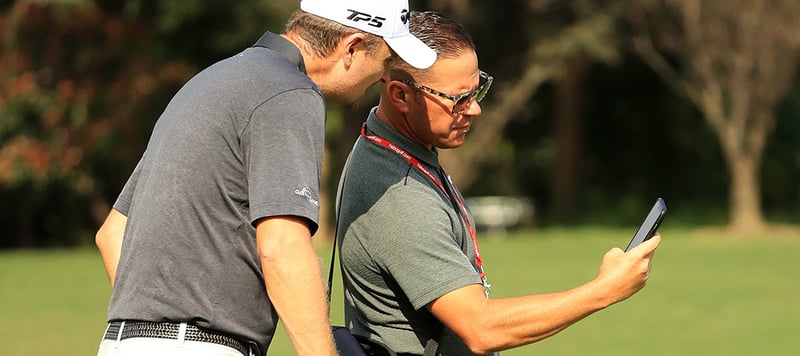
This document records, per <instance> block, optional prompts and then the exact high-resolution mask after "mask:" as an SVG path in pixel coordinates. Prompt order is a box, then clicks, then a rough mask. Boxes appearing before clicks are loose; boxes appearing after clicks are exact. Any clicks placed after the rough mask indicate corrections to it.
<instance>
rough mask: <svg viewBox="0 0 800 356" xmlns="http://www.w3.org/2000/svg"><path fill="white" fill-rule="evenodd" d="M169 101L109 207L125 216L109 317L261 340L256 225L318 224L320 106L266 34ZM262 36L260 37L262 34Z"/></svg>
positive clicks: (289, 53)
mask: <svg viewBox="0 0 800 356" xmlns="http://www.w3.org/2000/svg"><path fill="white" fill-rule="evenodd" d="M264 38H266V39H269V40H270V41H272V42H273V44H275V47H270V48H274V49H275V50H273V49H267V48H263V47H252V48H248V49H246V50H244V51H243V52H241V53H239V54H238V55H235V56H233V57H230V58H228V59H225V60H222V61H220V62H218V63H216V64H214V65H212V66H211V67H209V68H207V69H205V70H203V71H202V72H200V73H199V74H197V75H196V76H195V77H194V78H192V79H191V80H190V81H189V82H188V83H186V84H185V85H184V87H183V88H181V89H180V91H178V93H177V94H176V95H175V96H174V97H173V99H172V100H171V101H170V103H169V104H168V106H167V107H166V109H165V110H164V113H163V114H162V115H161V117H160V118H159V119H158V122H157V123H156V125H155V128H154V129H153V133H152V136H151V137H150V141H149V143H148V145H147V149H146V151H145V153H144V155H143V157H142V158H141V160H140V162H139V164H138V165H137V167H136V169H135V170H134V173H133V174H132V175H131V178H130V179H129V180H128V182H127V183H126V185H125V187H124V188H123V191H122V193H121V194H120V196H119V198H118V199H117V202H116V203H115V204H114V207H115V208H116V209H117V210H119V211H120V212H122V213H123V214H125V215H126V216H127V217H128V223H127V227H126V230H125V237H124V240H123V244H122V255H121V256H120V260H119V267H118V269H117V275H116V284H115V286H114V290H113V292H112V296H111V302H110V304H109V311H108V319H109V321H111V320H131V319H132V320H145V321H155V322H158V321H172V322H179V321H189V322H192V323H193V324H196V325H198V326H201V327H206V328H210V329H214V330H218V331H222V332H225V333H228V334H231V335H234V336H237V337H239V338H241V339H243V340H252V341H255V342H256V343H258V345H259V347H260V348H261V351H262V352H266V348H267V345H268V343H269V342H270V340H271V339H272V336H273V334H274V332H275V324H276V322H277V315H276V313H275V311H274V310H273V308H272V305H271V304H270V301H269V299H268V297H267V293H266V289H265V285H264V277H263V274H262V271H261V262H260V259H259V256H258V252H257V250H256V240H255V228H254V223H255V222H256V221H257V220H258V219H260V218H263V217H268V216H278V215H293V216H299V217H303V218H305V219H306V220H307V221H308V222H309V223H310V225H311V227H312V230H316V226H317V221H318V217H319V193H318V192H319V184H320V172H321V165H322V152H323V147H324V134H325V104H324V100H323V97H322V94H321V93H320V91H319V89H318V88H317V86H316V85H315V84H314V83H313V82H312V81H311V79H310V78H309V77H308V76H306V75H305V72H304V71H303V63H302V57H301V56H300V52H299V51H298V50H297V48H296V47H294V46H293V45H292V44H291V43H289V42H288V41H286V40H284V39H282V38H281V37H279V36H277V35H275V34H271V33H267V34H265V37H264ZM268 42H269V41H268Z"/></svg>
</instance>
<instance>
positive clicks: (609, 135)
mask: <svg viewBox="0 0 800 356" xmlns="http://www.w3.org/2000/svg"><path fill="white" fill-rule="evenodd" d="M625 3H626V2H625V1H620V0H615V1H589V0H572V1H554V0H526V1H522V0H509V1H505V2H504V6H496V4H495V3H492V2H484V1H467V0H430V1H414V0H412V1H411V5H412V8H414V9H423V8H427V9H435V10H440V11H443V12H446V13H450V14H452V15H453V16H454V17H455V18H456V19H458V20H459V21H461V22H463V23H464V25H465V27H466V28H467V29H468V31H469V32H470V33H471V34H472V35H473V38H474V40H475V42H476V44H477V46H478V52H479V56H480V60H481V67H482V68H483V69H485V70H486V71H488V72H489V73H492V74H493V75H495V88H494V89H493V91H492V92H491V93H490V96H489V97H488V98H487V101H486V104H485V105H483V107H484V113H485V114H484V116H485V117H490V114H491V112H492V109H493V108H496V107H499V106H500V104H501V103H502V100H503V99H504V98H505V97H507V93H508V92H506V91H504V90H503V89H504V88H509V87H511V84H513V83H515V82H517V81H518V80H519V78H520V77H521V73H524V72H525V71H526V70H527V69H529V68H530V67H531V66H532V65H534V64H535V65H538V66H541V67H542V68H547V69H548V70H552V72H547V73H548V74H547V75H548V77H547V78H548V79H547V80H546V81H543V82H542V83H541V84H539V85H537V86H536V87H535V88H534V89H531V94H530V95H529V98H528V99H526V100H525V101H523V102H522V104H520V105H516V107H515V108H514V110H510V111H508V112H513V114H510V115H509V117H508V120H507V124H504V125H503V127H500V129H499V131H498V132H499V133H498V134H499V141H498V142H497V143H496V144H492V145H491V146H484V147H480V148H481V149H483V150H484V151H491V155H489V156H488V157H489V158H488V159H486V160H485V161H483V162H481V163H480V164H476V165H474V166H472V165H465V166H466V167H467V168H469V170H472V171H474V172H475V174H476V178H475V181H474V183H473V184H471V185H469V186H468V187H467V186H465V188H466V189H465V193H467V195H498V194H511V195H526V196H528V197H529V198H531V199H532V200H533V201H534V203H535V205H536V211H537V219H538V222H539V223H540V224H547V223H550V222H554V221H557V220H553V219H552V217H551V216H549V215H548V209H547V208H546V207H548V206H550V205H551V204H552V201H553V199H554V197H553V194H552V181H551V174H550V171H551V170H552V166H553V164H554V159H555V157H556V155H555V152H556V151H555V150H556V147H557V146H556V144H557V142H556V141H554V139H553V127H554V125H553V123H554V120H555V116H554V112H555V95H556V87H557V85H558V81H559V77H560V72H559V70H560V68H561V67H560V64H561V62H562V61H563V60H565V59H567V58H572V57H575V56H583V57H585V58H588V59H589V61H590V62H591V66H590V67H589V69H588V71H587V72H586V77H585V78H584V79H583V81H582V82H583V89H582V90H583V93H584V94H583V100H582V101H581V103H580V105H582V106H583V110H582V112H583V114H582V116H581V124H582V126H581V133H582V135H581V137H582V139H581V141H582V146H583V150H582V155H583V156H582V159H581V167H580V168H581V169H580V175H581V179H580V182H581V184H580V186H579V194H580V195H579V202H578V206H579V209H578V210H577V211H576V212H575V214H576V215H575V216H574V217H573V219H572V220H569V221H567V222H568V223H577V222H587V221H595V222H598V221H599V222H603V223H614V224H620V223H625V224H628V223H632V222H636V220H638V219H640V218H641V216H640V215H641V213H642V211H643V210H644V209H646V208H647V207H649V205H650V204H651V203H652V198H654V197H655V196H656V195H662V196H664V197H665V198H666V199H667V201H668V202H670V203H671V208H672V209H671V213H670V214H671V217H673V219H676V218H677V217H679V216H680V217H681V219H684V221H687V222H690V223H697V224H705V223H720V222H722V221H724V219H725V217H724V211H725V209H726V204H727V201H726V192H727V184H728V182H727V174H726V172H725V167H724V163H723V160H722V158H721V153H720V150H719V148H718V146H719V145H718V143H717V142H716V139H715V138H714V135H713V133H712V132H711V131H710V129H709V128H708V127H707V126H706V125H705V124H704V123H703V122H702V120H701V116H700V113H699V112H698V111H697V109H695V108H694V107H693V106H692V105H691V104H690V103H689V102H687V101H686V100H685V99H683V98H681V97H678V96H676V95H675V94H674V93H673V92H671V91H670V90H669V89H668V88H667V87H666V86H665V84H662V83H661V81H660V80H659V78H658V77H657V76H656V75H655V74H654V73H653V72H651V71H650V70H649V69H648V68H647V66H645V65H644V64H643V63H642V62H641V61H640V60H639V59H638V58H637V57H636V56H635V55H633V54H632V53H631V52H630V51H628V50H627V49H625V48H624V46H621V45H620V43H621V42H622V41H621V40H620V38H618V36H621V35H624V34H625V28H624V26H622V25H621V24H620V17H619V16H621V14H622V10H623V7H622V6H623V5H624V4H625ZM297 6H298V1H290V0H284V1H261V0H242V1H236V2H227V1H210V0H207V1H201V0H185V1H141V0H138V1H137V0H127V1H126V0H106V1H92V0H50V1H45V0H16V1H7V2H3V3H2V4H0V39H1V40H2V48H0V50H1V51H2V52H0V54H1V55H2V57H0V201H2V203H0V247H10V246H54V245H72V244H86V243H90V241H91V240H92V238H93V234H94V231H95V230H96V228H97V226H99V224H100V223H101V222H102V219H103V218H104V217H105V214H106V213H107V212H108V209H109V208H110V205H111V204H112V203H113V201H114V199H115V198H116V196H117V194H118V193H119V190H120V189H121V187H122V185H123V184H124V182H125V180H126V179H127V177H128V175H129V174H130V172H131V170H132V169H133V167H134V165H135V164H136V161H137V160H138V159H139V157H140V155H141V154H142V152H143V150H144V147H145V145H146V142H147V139H148V137H149V134H150V131H151V129H152V126H153V124H154V122H155V121H156V120H157V119H158V116H159V115H160V113H161V111H162V110H163V108H164V106H165V105H166V104H167V102H168V101H169V100H170V98H171V96H172V95H173V94H174V93H175V91H177V90H178V88H179V87H180V86H181V85H182V84H183V83H184V82H185V81H186V80H188V79H189V78H190V77H191V76H192V75H193V74H195V73H196V72H198V71H199V70H201V69H202V68H204V67H206V66H208V65H210V64H211V63H213V62H215V61H217V60H220V59H222V58H225V57H227V56H230V55H233V54H235V53H236V52H237V51H239V50H241V49H243V48H245V47H247V46H249V45H250V44H251V43H253V42H254V41H255V40H256V39H257V38H258V37H259V36H260V35H261V34H262V33H263V31H265V30H271V31H275V32H278V31H280V30H281V29H282V27H283V23H284V22H285V20H286V19H287V18H288V15H289V13H290V12H291V11H293V10H294V9H295V8H296V7H297ZM371 99H372V100H373V102H372V103H374V102H375V101H374V96H372V97H371ZM372 103H367V104H364V105H366V106H371V105H372ZM577 104H578V103H576V105H577ZM777 114H778V115H777V122H776V130H775V134H774V135H773V136H772V137H771V140H770V141H769V145H768V147H767V153H766V154H765V157H764V164H763V170H762V171H763V172H762V173H763V174H762V176H763V180H764V184H763V199H764V207H765V212H766V213H767V214H768V216H769V217H770V218H772V219H780V220H784V221H790V222H797V221H798V219H797V216H798V212H800V184H798V183H797V182H800V122H798V120H797V117H798V115H800V87H798V86H797V85H795V87H794V89H793V90H792V91H791V92H790V95H789V96H788V97H787V98H786V99H785V100H784V101H783V102H782V104H781V105H780V107H779V110H778V112H777ZM348 115H350V114H349V113H348V112H347V111H345V110H343V109H342V108H338V107H334V108H333V110H332V111H331V115H329V118H328V123H329V127H328V128H329V135H331V137H330V139H329V140H328V145H329V146H328V147H329V148H331V145H335V147H333V149H331V150H329V151H330V152H329V153H331V154H332V157H333V158H334V161H335V162H338V161H340V160H341V158H342V156H343V155H344V153H343V152H346V149H347V145H346V143H347V141H349V139H340V136H341V135H345V134H346V132H344V131H347V130H349V128H350V127H349V126H348V125H346V124H345V121H346V120H347V116H348ZM358 115H359V117H361V116H363V115H362V114H361V113H359V114H358ZM362 119H363V118H362ZM350 120H353V119H350ZM355 120H359V118H355ZM480 120H481V118H479V119H478V121H480ZM476 131H477V130H476ZM472 134H473V133H471V135H472ZM475 134H477V132H475ZM468 142H469V140H468ZM342 151H343V152H342ZM327 171H328V173H329V174H330V175H331V177H334V178H332V179H329V180H328V181H329V182H331V187H333V186H335V181H336V179H335V177H337V176H338V172H339V167H337V166H336V164H332V165H331V164H329V165H328V168H327ZM331 187H329V190H330V191H335V190H332V189H331ZM671 221H676V220H671ZM559 222H560V223H563V221H559Z"/></svg>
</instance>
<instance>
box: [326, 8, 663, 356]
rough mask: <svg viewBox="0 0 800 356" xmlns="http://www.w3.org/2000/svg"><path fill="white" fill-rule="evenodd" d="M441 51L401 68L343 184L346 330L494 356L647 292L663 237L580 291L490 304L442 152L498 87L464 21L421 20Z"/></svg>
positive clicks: (612, 263) (407, 345)
mask: <svg viewBox="0 0 800 356" xmlns="http://www.w3.org/2000/svg"><path fill="white" fill-rule="evenodd" d="M411 29H412V30H411V31H412V33H413V34H414V35H415V36H416V37H417V38H419V39H421V40H422V41H423V42H424V43H425V44H426V45H428V46H429V47H431V48H433V49H434V50H435V51H436V52H437V56H438V57H437V60H436V61H435V62H434V64H433V66H431V67H430V68H428V69H425V70H420V69H416V68H413V67H411V66H409V65H408V64H405V63H404V62H403V61H402V60H395V61H393V62H392V63H391V64H390V66H389V70H388V71H387V72H386V73H385V74H384V77H383V78H382V79H381V81H380V82H381V98H380V103H379V105H378V107H377V108H375V109H373V110H372V112H371V113H370V115H369V117H368V118H367V121H366V122H365V123H364V125H363V127H362V132H361V137H359V139H358V140H357V141H356V144H355V146H354V148H353V150H352V152H351V153H350V156H349V157H348V161H347V164H346V167H345V171H344V172H343V174H342V178H341V181H340V186H339V192H338V199H337V202H338V204H339V206H338V217H337V218H338V224H337V239H338V241H337V243H338V246H339V248H340V251H341V257H340V260H341V270H342V275H343V283H344V297H345V298H344V299H345V323H346V325H347V326H348V328H350V330H351V332H352V333H353V334H355V335H357V336H360V337H362V338H367V339H370V340H373V341H377V342H380V343H383V344H385V345H386V346H387V347H388V348H389V349H391V350H393V351H394V352H396V353H397V354H407V355H431V354H436V355H474V354H481V355H482V354H490V353H492V352H495V351H500V350H505V349H509V348H513V347H517V346H521V345H525V344H529V343H533V342H535V341H538V340H541V339H543V338H546V337H548V336H551V335H553V334H555V333H557V332H559V331H561V330H563V329H564V328H566V327H567V326H569V325H571V324H572V323H574V322H576V321H578V320H580V319H582V318H584V317H586V316H588V315H589V314H591V313H593V312H595V311H598V310H600V309H603V308H605V307H607V306H609V305H611V304H613V303H616V302H618V301H621V300H624V299H625V298H627V297H629V296H630V295H632V294H633V293H635V292H636V291H638V290H639V289H641V288H642V287H643V286H644V283H645V281H646V279H647V271H648V269H649V265H650V259H651V258H652V255H653V251H654V250H655V248H656V246H657V245H658V242H659V241H660V237H659V236H655V237H654V238H653V239H651V240H650V241H649V242H646V243H645V244H643V245H640V247H639V248H638V249H635V250H632V251H631V253H627V254H624V253H623V252H622V250H620V249H618V248H615V249H612V250H611V251H609V252H608V253H607V254H606V256H605V258H604V260H603V264H602V266H601V268H600V271H601V272H600V274H599V275H598V277H597V278H596V279H594V280H593V281H591V282H589V283H586V284H584V285H581V286H579V287H576V288H574V289H571V290H568V291H564V292H560V293H551V294H539V295H530V296H524V297H518V298H505V299H489V293H488V292H489V284H488V282H487V278H486V275H485V274H484V271H483V260H482V258H481V255H480V250H479V248H478V240H477V237H476V234H475V228H474V224H473V223H472V216H471V215H470V213H469V210H468V209H467V207H466V206H465V205H464V202H463V197H462V195H461V193H460V192H459V190H458V189H457V188H456V187H455V185H454V184H453V182H452V181H451V180H450V177H449V176H448V175H447V173H446V172H445V171H444V169H443V168H442V167H441V166H440V164H439V160H438V151H437V150H438V149H446V148H456V147H459V146H461V145H462V144H463V143H464V139H465V136H466V134H467V132H469V130H470V128H471V127H472V122H473V120H474V119H475V118H476V117H477V116H479V115H480V114H481V106H480V101H481V99H483V98H484V96H485V95H486V93H487V91H488V90H489V88H490V86H491V83H492V77H491V76H490V75H488V74H486V73H485V72H483V71H481V70H480V69H479V68H478V59H477V55H476V53H475V46H474V44H473V42H472V40H471V39H470V37H469V35H468V34H467V33H466V32H465V31H464V29H463V28H462V27H461V26H460V25H459V24H458V23H456V22H455V21H453V20H452V19H450V18H447V17H445V16H442V15H440V14H437V13H432V12H424V13H416V12H414V13H412V16H411Z"/></svg>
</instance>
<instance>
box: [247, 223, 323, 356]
mask: <svg viewBox="0 0 800 356" xmlns="http://www.w3.org/2000/svg"><path fill="white" fill-rule="evenodd" d="M265 234H266V233H265ZM270 234H271V235H270V236H269V237H266V236H264V237H261V236H260V237H259V254H260V256H261V264H262V270H263V272H264V280H265V283H266V286H267V293H268V294H269V298H270V301H271V302H272V304H273V306H274V307H275V310H276V311H277V312H278V315H279V317H280V319H281V322H282V323H283V325H284V327H285V328H286V331H287V334H288V335H289V338H290V339H291V340H292V343H293V344H294V346H295V349H296V350H297V354H298V355H300V356H303V355H335V354H336V351H335V348H334V346H333V345H334V344H333V338H332V336H331V328H330V322H329V321H328V314H329V309H328V305H327V302H326V293H325V287H324V283H323V280H322V271H321V267H320V263H319V259H318V257H317V255H316V252H315V251H314V248H313V245H312V244H311V240H310V236H309V234H308V231H307V230H306V231H305V236H302V234H301V235H300V236H298V235H296V234H292V233H291V232H289V231H282V232H278V231H275V230H273V231H272V232H271V233H270Z"/></svg>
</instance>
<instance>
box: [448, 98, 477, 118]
mask: <svg viewBox="0 0 800 356" xmlns="http://www.w3.org/2000/svg"><path fill="white" fill-rule="evenodd" d="M472 98H474V96H472V95H468V96H465V97H463V98H461V99H458V101H457V102H456V105H454V106H453V113H455V114H460V113H463V112H464V111H467V109H469V105H470V103H471V102H472Z"/></svg>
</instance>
